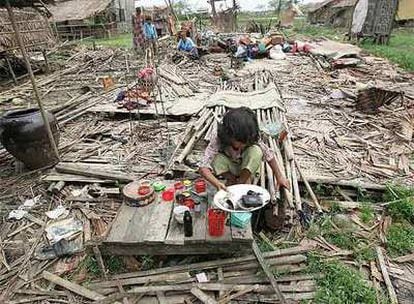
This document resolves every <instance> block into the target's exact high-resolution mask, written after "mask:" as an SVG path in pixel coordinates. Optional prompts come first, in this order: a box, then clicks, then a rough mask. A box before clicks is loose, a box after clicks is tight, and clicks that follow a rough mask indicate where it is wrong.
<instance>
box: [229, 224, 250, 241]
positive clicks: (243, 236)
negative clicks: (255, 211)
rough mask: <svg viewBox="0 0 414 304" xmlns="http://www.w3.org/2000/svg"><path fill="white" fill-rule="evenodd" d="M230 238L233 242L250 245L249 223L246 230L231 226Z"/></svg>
mask: <svg viewBox="0 0 414 304" xmlns="http://www.w3.org/2000/svg"><path fill="white" fill-rule="evenodd" d="M231 236H232V239H233V242H246V243H250V244H251V243H252V242H253V231H252V225H251V223H249V224H248V225H247V227H246V228H238V227H234V226H231Z"/></svg>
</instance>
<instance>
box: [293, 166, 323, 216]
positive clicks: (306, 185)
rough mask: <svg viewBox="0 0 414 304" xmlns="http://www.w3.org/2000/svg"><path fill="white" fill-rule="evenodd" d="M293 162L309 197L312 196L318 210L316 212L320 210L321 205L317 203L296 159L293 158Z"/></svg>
mask: <svg viewBox="0 0 414 304" xmlns="http://www.w3.org/2000/svg"><path fill="white" fill-rule="evenodd" d="M294 162H295V164H296V169H297V170H298V172H299V176H300V177H301V178H302V182H303V183H304V184H305V187H306V189H307V190H308V192H309V195H310V197H311V198H312V201H313V204H314V205H315V207H316V209H317V210H318V212H322V207H321V205H320V204H319V201H318V198H317V197H316V195H315V192H313V190H312V187H311V186H310V184H309V182H308V180H307V179H306V176H305V175H304V174H303V171H302V169H301V168H300V166H299V164H298V162H297V160H296V159H295V161H294Z"/></svg>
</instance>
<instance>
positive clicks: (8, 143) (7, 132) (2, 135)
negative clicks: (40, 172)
mask: <svg viewBox="0 0 414 304" xmlns="http://www.w3.org/2000/svg"><path fill="white" fill-rule="evenodd" d="M47 117H48V120H49V125H50V128H51V129H52V133H53V137H54V138H55V142H56V145H57V144H58V142H59V129H58V125H57V120H56V118H55V117H54V116H53V115H52V114H51V113H49V112H47ZM0 141H1V143H2V144H3V146H4V148H6V150H7V151H8V152H9V153H10V154H12V155H13V156H14V157H16V158H17V159H18V160H20V161H21V162H23V163H24V164H25V165H26V167H27V168H29V169H38V168H42V167H48V166H53V165H55V164H56V163H57V162H58V159H57V157H56V156H55V153H54V151H53V148H52V146H51V145H50V142H49V137H48V135H47V131H46V128H45V124H44V122H43V118H42V115H41V113H40V110H39V109H25V110H16V111H9V112H6V113H5V114H4V115H3V116H2V117H1V118H0Z"/></svg>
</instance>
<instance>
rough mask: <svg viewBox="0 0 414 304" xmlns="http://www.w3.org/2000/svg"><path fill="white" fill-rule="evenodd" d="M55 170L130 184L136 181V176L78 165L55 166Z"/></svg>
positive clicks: (64, 164)
mask: <svg viewBox="0 0 414 304" xmlns="http://www.w3.org/2000/svg"><path fill="white" fill-rule="evenodd" d="M55 170H56V171H58V172H62V173H69V174H75V175H76V174H77V175H82V176H87V177H93V178H99V179H110V180H114V181H120V182H132V181H134V180H137V179H138V177H136V176H132V175H127V174H122V173H112V172H110V171H104V170H100V169H97V168H96V167H92V166H90V165H86V164H80V163H77V164H75V163H73V164H72V163H60V164H57V165H56V167H55Z"/></svg>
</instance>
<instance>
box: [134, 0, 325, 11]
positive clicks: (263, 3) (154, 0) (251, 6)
mask: <svg viewBox="0 0 414 304" xmlns="http://www.w3.org/2000/svg"><path fill="white" fill-rule="evenodd" d="M178 1H179V0H174V2H178ZM181 1H184V2H185V4H186V5H188V6H189V7H191V8H192V9H201V8H208V7H209V5H208V3H207V0H181ZM271 1H272V0H270V1H269V0H237V2H238V3H239V4H240V6H241V9H242V10H244V11H252V10H263V9H269V3H270V2H271ZM319 1H322V0H303V1H300V2H302V3H311V2H319ZM135 3H136V5H141V6H153V5H164V4H165V1H164V0H138V1H137V0H136V1H135ZM231 4H232V0H224V1H223V2H219V4H218V5H217V7H218V8H220V6H221V5H223V7H224V8H226V7H228V6H231ZM226 5H227V6H226Z"/></svg>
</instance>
